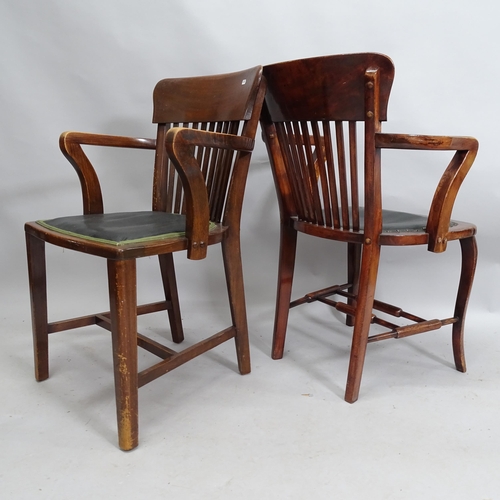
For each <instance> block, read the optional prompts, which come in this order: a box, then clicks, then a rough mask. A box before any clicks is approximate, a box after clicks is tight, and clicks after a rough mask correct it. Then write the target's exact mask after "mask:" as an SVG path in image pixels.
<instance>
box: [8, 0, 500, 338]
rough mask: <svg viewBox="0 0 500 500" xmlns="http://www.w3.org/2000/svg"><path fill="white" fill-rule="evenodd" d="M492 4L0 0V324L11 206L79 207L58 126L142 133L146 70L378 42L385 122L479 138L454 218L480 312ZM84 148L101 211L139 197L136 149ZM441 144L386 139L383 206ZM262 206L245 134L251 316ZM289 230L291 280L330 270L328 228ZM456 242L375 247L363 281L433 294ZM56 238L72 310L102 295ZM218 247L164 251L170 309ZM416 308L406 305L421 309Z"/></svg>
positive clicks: (447, 273)
mask: <svg viewBox="0 0 500 500" xmlns="http://www.w3.org/2000/svg"><path fill="white" fill-rule="evenodd" d="M498 14H499V7H498V6H497V5H496V4H495V3H494V2H487V1H476V2H474V3H472V2H469V1H465V0H432V1H431V0H421V1H420V2H411V3H409V2H401V1H399V0H380V1H377V2H374V1H370V0H356V1H354V0H353V1H350V2H345V1H342V2H341V1H335V0H310V1H308V2H303V1H296V0H289V1H287V0H272V1H269V0H254V1H250V2H237V1H223V0H183V1H176V0H170V1H158V0H143V1H141V2H137V1H130V0H107V1H106V2H103V1H102V0H85V1H77V0H45V1H44V2H35V1H33V0H15V1H14V0H3V1H2V2H1V3H0V64H1V73H0V99H1V108H0V109H1V115H0V117H1V120H0V151H1V169H2V182H1V183H0V190H1V195H0V203H1V212H0V213H1V217H0V231H1V233H0V234H1V235H2V237H1V246H2V260H1V264H0V266H1V283H2V287H1V288H2V301H1V304H2V305H1V307H2V312H1V314H2V318H3V320H4V325H8V324H9V323H8V322H7V323H5V320H6V319H8V320H10V321H25V322H26V323H27V324H26V330H27V334H29V324H28V323H29V304H28V297H27V291H26V287H27V280H26V271H25V257H24V237H23V223H24V222H25V221H26V220H33V219H36V218H40V217H53V216H56V215H59V214H73V213H79V211H80V210H81V198H80V192H79V184H78V181H77V177H76V175H75V173H74V171H73V170H72V168H71V166H70V165H69V163H67V162H66V160H65V159H64V158H63V157H62V155H61V154H60V152H59V149H58V136H59V134H60V133H61V132H62V131H64V130H68V129H72V130H81V131H93V132H102V133H114V134H122V135H135V136H154V127H153V126H152V125H151V92H152V89H153V87H154V85H155V83H156V82H157V81H158V80H159V79H161V78H165V77H180V76H189V75H200V74H211V73H221V72H229V71H235V70H239V69H243V68H246V67H250V66H253V65H256V64H266V63H272V62H277V61H282V60H288V59H295V58H300V57H309V56H317V55H325V54H333V53H347V52H361V51H375V52H382V53H385V54H387V55H389V56H390V57H392V58H393V60H394V62H395V66H396V79H395V84H394V87H393V94H392V99H391V102H390V106H389V121H388V123H387V125H386V126H385V129H384V130H385V131H391V132H404V133H406V132H408V133H427V134H443V135H447V134H456V135H472V136H475V137H477V138H478V139H479V142H480V151H479V155H478V158H477V161H476V163H475V165H474V167H473V168H472V170H471V172H470V174H469V176H468V177H467V179H466V181H465V183H464V185H463V188H462V190H461V193H460V195H459V197H458V200H457V203H456V206H455V211H454V217H455V218H458V219H462V220H468V221H472V222H475V223H477V224H478V226H479V239H478V242H479V249H480V264H479V268H478V274H477V280H476V283H475V288H474V291H473V296H472V300H471V305H470V313H471V316H470V318H473V317H474V316H481V318H482V319H485V318H491V320H492V321H493V320H494V319H495V317H496V316H497V315H498V310H499V309H498V303H499V299H500V294H499V291H498V287H497V286H496V283H497V282H498V278H499V258H498V254H497V252H496V242H497V234H496V231H497V229H498V228H499V223H498V219H497V214H498V208H499V194H498V193H499V190H498V181H499V173H498V160H497V147H498V142H499V141H498V139H497V133H498V132H497V127H496V126H495V125H496V123H497V121H498V116H499V110H500V109H499V108H500V106H499V103H498V97H497V96H498V82H499V81H500V78H499V77H500V74H499V73H500V71H499V65H498V58H497V57H496V56H497V52H498V47H499V46H500V44H499V35H498V25H497V21H498ZM91 157H92V158H93V159H95V161H96V165H97V166H98V171H99V173H100V175H101V176H102V180H103V185H104V194H105V203H106V208H107V209H108V210H118V209H121V208H126V207H132V208H148V207H149V204H150V192H149V190H150V182H151V172H152V161H153V158H152V155H150V154H148V153H144V152H132V153H131V152H121V151H115V152H113V153H112V154H111V153H109V152H99V151H92V152H91ZM448 158H449V156H443V155H441V154H436V155H425V156H424V157H423V159H424V160H425V161H424V162H421V161H420V160H421V159H422V156H420V155H419V154H417V153H412V152H407V153H404V155H403V156H401V155H399V154H396V153H392V152H391V153H389V154H388V155H386V160H387V162H386V165H385V167H384V179H383V181H384V192H385V193H386V206H388V207H389V208H396V207H398V208H401V209H405V210H415V211H417V212H421V213H425V212H426V210H427V209H428V206H429V202H430V199H431V197H432V194H433V191H434V188H435V186H436V183H437V181H438V179H439V176H440V174H441V173H442V171H443V169H444V168H445V166H446V162H447V159H448ZM277 222H278V214H277V206H276V201H275V194H274V188H273V186H272V179H271V175H270V171H269V166H268V162H267V158H266V153H265V150H264V148H263V146H262V144H261V142H260V139H259V141H258V145H257V149H256V151H255V154H254V157H253V162H252V167H251V172H250V176H249V182H248V189H247V194H246V199H245V205H244V215H243V230H242V240H243V251H244V255H243V257H244V266H245V279H246V287H247V296H248V308H249V310H250V311H251V316H252V315H255V314H259V311H262V312H263V313H264V312H265V313H266V314H271V313H272V308H273V306H274V304H273V301H274V292H275V274H276V258H277V241H278V240H277V237H278V224H277ZM300 244H301V247H300V252H299V263H298V273H299V274H298V279H297V291H300V289H301V288H302V287H305V277H306V276H311V280H312V281H314V282H318V283H319V284H320V286H321V285H323V283H331V282H332V281H337V280H342V279H343V275H344V273H345V270H344V265H343V262H342V261H341V259H342V258H343V257H344V248H343V246H342V245H337V244H331V243H327V242H326V243H325V242H318V241H307V240H306V239H301V240H300ZM457 246H458V245H450V249H449V251H448V252H447V253H446V254H445V255H431V254H429V253H428V252H426V251H425V250H424V249H422V248H419V249H404V250H402V251H401V250H400V249H385V250H384V252H383V256H382V266H381V268H382V269H381V273H382V274H381V279H380V281H379V295H380V296H381V297H382V298H386V297H387V298H388V297H389V296H390V295H391V293H394V292H396V294H397V296H398V298H399V300H400V302H403V303H402V304H401V305H403V306H405V303H406V302H410V298H415V297H416V298H417V301H418V302H422V308H423V307H424V306H423V305H424V304H427V306H429V304H430V306H431V308H438V309H439V308H441V307H444V306H445V305H446V307H448V306H449V305H450V304H451V303H452V302H453V295H454V293H455V292H454V290H455V287H456V284H457V279H458V268H459V252H458V248H457ZM69 254H71V252H63V251H62V250H59V249H51V250H50V252H49V272H51V273H52V274H51V276H52V278H51V281H50V286H51V293H53V294H54V299H55V301H54V302H53V304H54V305H53V306H52V308H51V311H57V310H58V308H59V307H60V308H61V310H63V309H64V310H66V311H67V310H68V308H67V307H66V306H67V305H68V306H69V303H70V302H71V304H74V303H75V302H78V301H80V302H81V304H80V306H79V307H80V309H78V310H79V311H81V308H82V307H83V308H84V309H86V308H88V309H90V310H92V309H93V308H94V306H96V307H99V308H102V307H103V301H106V284H105V283H106V282H105V276H104V271H105V267H104V264H103V263H102V262H96V261H95V260H94V259H91V258H87V257H84V256H75V255H69ZM218 259H219V256H218V251H215V252H214V251H212V252H211V255H210V258H209V261H208V262H209V265H208V266H207V265H206V263H205V264H203V263H201V264H200V263H195V264H192V265H191V263H189V262H188V263H186V261H185V259H184V257H181V258H178V259H177V260H178V263H179V271H178V273H179V286H180V291H181V299H182V300H183V301H184V304H187V305H184V312H185V314H186V313H189V312H190V309H189V308H190V307H191V306H190V301H194V300H195V299H198V298H203V297H207V293H206V292H210V293H209V294H208V298H207V299H206V300H214V301H216V298H217V297H218V292H219V291H221V293H223V290H222V287H223V280H222V278H221V276H220V274H219V273H218V270H219V269H218V266H217V265H215V264H218V262H217V260H218ZM147 261H149V259H146V262H144V264H141V266H142V267H143V268H144V269H143V270H142V271H141V273H142V274H141V289H140V292H139V294H140V298H141V299H142V298H148V297H147V296H148V295H153V294H154V293H156V292H159V284H158V282H157V281H156V280H157V278H156V274H157V273H156V262H154V263H149V262H147ZM210 263H213V264H214V265H211V264H210ZM411 263H415V266H411V265H410V264H411ZM75 264H76V268H75V267H74V266H75ZM81 280H83V283H82V284H80V281H81ZM403 280H409V282H410V285H409V288H407V287H404V286H402V285H401V282H402V281H403ZM426 280H428V283H427V284H426V283H425V281H426ZM56 285H57V286H56ZM313 286H314V285H313ZM68 287H69V290H70V293H68ZM52 288H53V291H52ZM70 299H71V300H70ZM66 302H67V303H68V304H66ZM97 304H99V305H98V306H97ZM63 306H64V307H63ZM69 307H73V306H69ZM75 307H76V306H75ZM426 310H427V309H421V311H422V314H424V315H425V311H426ZM417 311H418V309H417ZM417 311H416V312H417ZM418 312H420V311H418ZM15 315H17V316H16V317H17V319H14V317H15ZM3 333H4V332H2V334H3ZM5 333H7V332H5ZM261 333H262V335H264V336H265V335H269V337H268V341H269V342H270V335H271V332H270V331H269V332H261Z"/></svg>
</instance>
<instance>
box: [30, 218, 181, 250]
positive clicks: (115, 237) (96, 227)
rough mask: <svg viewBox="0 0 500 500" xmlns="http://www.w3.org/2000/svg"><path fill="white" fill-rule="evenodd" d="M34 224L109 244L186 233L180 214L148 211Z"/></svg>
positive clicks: (173, 236) (121, 243)
mask: <svg viewBox="0 0 500 500" xmlns="http://www.w3.org/2000/svg"><path fill="white" fill-rule="evenodd" d="M37 223H38V224H40V225H41V226H43V227H46V228H48V229H51V230H53V231H57V232H60V233H64V234H67V235H70V236H76V237H79V238H84V239H89V240H93V241H101V242H103V243H108V244H112V245H123V244H127V243H135V242H141V241H149V240H156V239H162V238H175V237H179V236H183V235H184V232H185V230H186V217H185V216H184V215H181V214H172V213H165V212H152V211H150V212H118V213H109V214H91V215H74V216H69V217H58V218H56V219H50V220H39V221H37Z"/></svg>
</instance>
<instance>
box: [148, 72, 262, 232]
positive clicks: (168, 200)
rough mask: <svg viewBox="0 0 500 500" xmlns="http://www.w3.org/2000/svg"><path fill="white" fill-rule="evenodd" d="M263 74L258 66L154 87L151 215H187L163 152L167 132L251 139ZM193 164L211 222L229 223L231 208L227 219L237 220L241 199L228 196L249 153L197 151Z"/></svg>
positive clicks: (241, 174) (241, 178)
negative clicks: (192, 131)
mask: <svg viewBox="0 0 500 500" xmlns="http://www.w3.org/2000/svg"><path fill="white" fill-rule="evenodd" d="M261 71H262V68H261V67H260V66H259V67H256V68H251V69H249V70H245V71H240V72H236V73H230V74H225V75H216V76H210V77H197V78H180V79H166V80H161V81H160V82H158V84H157V85H156V87H155V90H154V92H153V106H154V108H153V122H154V123H157V124H158V132H157V145H158V147H157V152H156V160H155V173H154V182H153V184H154V186H153V210H156V211H166V212H171V213H184V212H185V194H184V191H183V189H182V184H181V182H180V180H179V177H178V173H177V170H176V169H175V167H174V165H173V164H172V162H171V161H170V160H169V157H168V155H167V154H166V151H165V148H164V147H161V145H163V144H164V143H165V138H166V134H167V131H168V130H169V129H170V128H172V127H189V128H193V129H199V130H208V131H213V132H218V133H223V134H234V135H236V134H237V135H241V136H243V137H249V138H253V137H254V136H255V131H256V128H257V125H258V120H259V114H258V113H252V110H253V108H254V103H255V99H256V97H257V90H258V88H259V87H258V85H256V82H258V81H259V79H260V73H261ZM261 91H262V90H261ZM252 140H253V139H252ZM196 159H197V161H198V163H199V165H200V167H201V169H202V172H203V175H204V178H205V182H206V185H207V191H208V201H209V210H210V220H211V221H212V222H217V223H224V222H228V221H225V217H226V215H227V213H228V212H227V207H229V206H231V216H236V217H239V213H240V212H241V203H242V198H241V196H239V197H235V196H232V192H233V188H235V187H237V186H241V184H242V183H243V184H244V182H245V178H246V175H247V171H248V165H249V161H250V152H239V153H234V152H233V151H230V150H222V149H215V148H207V147H198V148H197V151H196Z"/></svg>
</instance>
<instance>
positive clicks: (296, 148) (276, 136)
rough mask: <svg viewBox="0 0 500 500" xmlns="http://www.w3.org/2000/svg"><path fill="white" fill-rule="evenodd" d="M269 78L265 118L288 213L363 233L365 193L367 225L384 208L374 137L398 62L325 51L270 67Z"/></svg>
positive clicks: (266, 134)
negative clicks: (395, 63) (327, 54)
mask: <svg viewBox="0 0 500 500" xmlns="http://www.w3.org/2000/svg"><path fill="white" fill-rule="evenodd" d="M264 77H265V78H266V81H267V94H266V98H265V104H264V110H263V112H262V118H261V124H262V129H263V135H264V140H265V142H266V145H267V148H268V152H269V156H270V159H271V163H272V167H273V174H274V176H275V182H276V187H277V191H278V199H279V203H280V209H281V210H282V213H284V214H285V215H286V216H296V217H298V219H299V220H302V221H304V222H310V223H312V224H318V225H321V226H326V227H329V228H333V229H338V230H349V231H350V230H354V231H356V230H358V229H359V227H360V217H359V207H360V197H363V195H364V206H365V229H366V225H367V224H368V223H369V221H370V220H373V219H372V217H371V216H370V214H371V213H373V212H374V211H376V210H380V209H381V199H380V198H381V193H380V191H381V186H380V172H379V170H380V165H379V155H378V154H377V152H376V148H375V142H374V140H375V133H376V132H378V131H380V122H381V121H384V120H386V119H387V103H388V99H389V94H390V90H391V86H392V81H393V78H394V66H393V64H392V61H391V60H390V59H389V58H388V57H386V56H384V55H381V54H371V53H366V54H348V55H335V56H324V57H316V58H310V59H301V60H297V61H290V62H283V63H278V64H273V65H269V66H265V67H264ZM362 133H363V134H364V140H362V141H359V140H358V136H359V135H360V134H362ZM358 150H359V151H358ZM363 157H364V161H363V160H361V161H360V160H359V158H363ZM359 163H361V165H362V166H363V165H364V169H363V170H361V169H360V167H359V165H358V164H359ZM363 178H364V181H363ZM360 184H361V186H360ZM363 187H364V190H363V191H362V189H363ZM361 204H363V203H361ZM367 219H368V220H367ZM379 219H380V218H378V219H377V223H378V224H381V222H380V221H379ZM380 229H381V228H380Z"/></svg>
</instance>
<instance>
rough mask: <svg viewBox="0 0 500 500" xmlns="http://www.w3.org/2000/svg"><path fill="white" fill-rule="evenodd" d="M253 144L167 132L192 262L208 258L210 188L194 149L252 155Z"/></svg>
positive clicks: (214, 134)
mask: <svg viewBox="0 0 500 500" xmlns="http://www.w3.org/2000/svg"><path fill="white" fill-rule="evenodd" d="M254 142H255V141H254V140H253V139H250V138H248V137H242V136H237V135H231V134H222V133H217V132H209V131H205V130H197V129H190V128H183V127H174V128H171V129H170V130H169V131H168V132H167V135H166V138H165V147H166V150H167V154H168V156H169V158H170V160H171V161H172V163H173V164H174V166H175V168H176V170H177V172H178V174H179V178H180V180H181V182H182V186H183V188H184V194H185V199H186V237H187V239H188V258H189V259H196V260H198V259H204V258H205V257H206V255H207V244H208V228H209V218H210V208H209V204H208V193H207V187H206V184H205V179H204V176H203V173H202V171H201V169H200V165H199V163H198V161H197V159H196V158H195V156H194V149H195V147H206V148H220V149H231V150H235V151H252V149H253V147H254Z"/></svg>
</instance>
